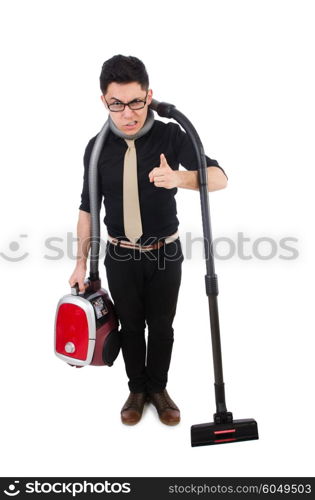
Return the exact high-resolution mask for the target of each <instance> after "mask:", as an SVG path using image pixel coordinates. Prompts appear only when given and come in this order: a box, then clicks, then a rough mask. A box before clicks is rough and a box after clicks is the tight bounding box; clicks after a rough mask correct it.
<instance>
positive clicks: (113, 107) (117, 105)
mask: <svg viewBox="0 0 315 500" xmlns="http://www.w3.org/2000/svg"><path fill="white" fill-rule="evenodd" d="M147 96H148V93H147V94H146V96H145V99H133V101H130V102H126V103H124V102H120V101H116V102H112V103H111V104H108V102H107V101H106V99H105V102H106V104H107V107H108V109H109V110H110V111H114V113H116V112H118V111H124V109H125V107H126V106H128V107H129V109H132V110H133V111H136V110H137V109H142V108H144V106H145V105H146V103H147Z"/></svg>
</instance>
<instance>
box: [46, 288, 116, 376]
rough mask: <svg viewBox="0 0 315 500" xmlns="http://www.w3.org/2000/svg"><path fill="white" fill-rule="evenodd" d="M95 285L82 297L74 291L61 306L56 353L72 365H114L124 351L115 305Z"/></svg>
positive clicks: (66, 296)
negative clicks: (121, 345)
mask: <svg viewBox="0 0 315 500" xmlns="http://www.w3.org/2000/svg"><path fill="white" fill-rule="evenodd" d="M98 283H99V288H98V289H97V290H96V291H95V288H97V287H95V286H93V284H92V285H91V284H90V286H88V287H87V288H86V291H85V293H84V294H82V295H79V291H78V288H77V287H76V288H72V289H71V292H72V293H71V294H68V295H65V296H64V297H63V298H62V299H61V300H60V301H59V303H58V306H57V311H56V319H55V353H56V355H57V356H58V357H59V358H60V359H62V360H64V361H66V362H67V363H68V364H70V365H71V366H76V367H77V368H78V367H82V366H85V365H98V366H100V365H108V366H112V364H113V362H114V361H115V359H116V358H117V356H118V354H119V350H120V333H119V331H118V320H117V316H116V313H115V310H114V306H113V303H112V301H111V299H110V298H109V295H108V293H107V291H106V290H104V289H103V288H100V282H99V281H98Z"/></svg>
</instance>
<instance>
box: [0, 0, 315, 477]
mask: <svg viewBox="0 0 315 500" xmlns="http://www.w3.org/2000/svg"><path fill="white" fill-rule="evenodd" d="M312 9H313V2H312V1H307V0H302V1H289V0H286V1H280V0H272V1H266V0H264V1H258V0H256V1H253V0H248V1H245V0H239V1H237V2H235V1H227V0H220V1H219V0H218V1H212V0H207V1H201V0H195V1H194V2H183V1H179V0H172V1H161V0H160V1H159V2H155V1H153V2H152V1H151V2H145V1H138V0H135V1H133V2H129V1H124V0H120V2H118V3H117V2H116V3H115V4H114V2H112V3H111V2H109V1H107V2H106V1H98V0H91V1H89V2H88V1H86V0H85V1H83V0H76V1H69V0H68V1H56V0H54V1H32V0H28V1H26V2H24V1H17V0H16V1H2V2H1V8H0V46H1V52H2V53H1V93H0V100H1V102H0V109H1V114H0V116H1V163H2V165H1V193H0V200H1V242H0V252H2V255H1V256H0V267H1V280H2V286H1V311H2V314H1V363H0V369H1V394H2V398H1V399H2V410H1V417H0V418H1V426H0V433H1V436H0V440H1V462H2V463H1V475H2V476H19V475H24V476H208V477H213V476H307V475H311V476H313V475H314V465H313V462H312V460H310V458H309V457H310V456H312V455H313V453H312V450H313V447H314V444H315V443H314V432H313V430H312V428H313V419H314V347H315V343H314V321H313V309H314V306H313V304H314V277H315V276H314V257H313V249H314V237H313V231H314V223H313V213H314V210H313V203H312V201H313V190H314V188H313V175H312V173H313V168H314V149H313V143H314V116H315V109H314V108H315V106H314V88H315V78H314V51H313V48H314V44H315V32H314V16H313V12H312ZM118 53H122V54H125V55H136V56H137V57H139V58H140V59H142V60H143V61H144V62H145V64H146V66H147V69H148V72H149V75H150V83H151V86H152V88H153V91H154V96H155V97H156V98H157V99H158V100H165V101H169V102H173V103H174V104H176V106H177V107H178V109H180V110H181V111H182V112H184V113H185V114H187V115H188V116H189V118H190V119H191V121H192V122H193V123H194V124H195V126H196V127H197V129H198V131H199V133H200V136H201V138H202V141H203V143H204V147H205V151H206V152H207V154H208V155H209V156H211V157H213V158H216V159H217V160H218V161H219V163H220V165H222V166H223V167H224V168H225V170H226V172H227V173H228V175H229V186H228V188H227V189H226V190H224V191H219V192H216V193H213V194H211V196H210V200H211V215H212V222H213V233H214V237H215V238H220V237H225V238H230V239H231V240H233V241H234V242H235V245H236V242H237V234H238V233H239V232H241V233H243V234H244V236H245V237H247V238H249V239H250V241H248V242H246V244H245V247H244V248H245V250H244V253H245V254H247V255H251V256H252V257H253V258H252V259H249V260H245V259H242V258H240V256H238V255H237V252H236V253H235V254H234V256H233V257H231V258H230V259H226V260H224V259H222V258H218V259H217V264H216V271H217V273H218V276H219V289H220V295H219V309H220V320H221V334H222V348H223V364H224V372H225V373H224V374H225V382H226V396H227V405H228V409H229V410H231V411H233V413H234V417H235V418H250V417H252V418H255V419H257V422H258V426H259V434H260V439H259V440H258V441H251V442H248V443H245V442H243V443H239V444H231V445H228V444H227V445H222V446H214V447H211V446H206V447H200V448H191V446H190V426H191V425H192V424H198V423H204V422H210V421H212V414H213V412H214V410H215V406H214V394H213V369H212V360H211V343H210V333H209V319H208V306H207V297H206V294H205V290H204V274H205V266H204V262H203V260H202V256H201V250H200V248H201V246H200V244H195V246H194V251H193V258H188V257H186V260H185V262H184V267H183V281H182V288H181V292H180V298H179V303H178V310H177V316H176V320H175V325H174V326H175V343H174V350H173V358H172V365H171V370H170V373H169V384H168V388H169V392H170V394H171V396H172V397H173V398H174V400H175V401H176V403H177V404H178V405H179V407H180V408H181V412H182V421H181V423H180V425H178V426H177V427H174V428H169V427H167V426H164V425H163V424H162V423H160V421H159V420H158V418H157V416H156V412H155V410H154V409H153V408H149V409H147V410H146V411H145V413H144V416H143V420H142V421H141V422H140V423H139V424H138V425H137V426H135V427H132V428H129V427H125V426H123V425H122V424H121V423H120V409H121V406H122V405H123V403H124V401H125V399H126V397H127V395H128V388H127V383H126V376H125V372H124V365H123V361H122V357H120V358H119V359H118V360H117V362H116V365H115V366H114V367H113V368H108V367H104V368H97V367H86V368H84V369H81V370H76V369H73V368H70V367H69V366H68V365H67V364H65V363H63V362H61V361H60V360H59V359H57V358H56V357H55V356H54V353H53V324H54V315H55V308H56V304H57V302H58V300H59V298H60V297H61V296H62V295H64V294H66V293H68V291H69V288H68V278H69V276H70V274H71V272H72V270H73V267H74V260H73V258H70V256H68V257H67V256H66V255H65V256H64V257H63V258H61V259H58V260H51V259H50V260H49V259H47V256H48V257H49V256H50V257H51V256H55V255H56V253H55V252H52V251H51V250H50V251H49V250H47V248H45V240H46V239H47V238H49V237H57V238H61V239H62V242H60V243H59V246H61V247H62V248H63V249H64V250H65V249H66V244H65V239H66V235H67V233H70V232H75V229H76V220H77V213H78V206H79V199H80V192H81V184H82V175H83V167H82V155H83V152H84V148H85V146H86V143H87V141H88V140H89V138H90V137H92V136H93V135H95V134H96V133H97V132H98V131H99V129H100V128H101V126H102V124H103V122H104V120H105V118H106V113H105V110H104V107H103V105H102V104H101V101H100V90H99V84H98V78H99V73H100V70H101V65H102V63H103V62H104V61H105V60H106V59H108V58H109V57H111V56H112V55H114V54H118ZM177 200H178V212H179V218H180V221H181V225H180V231H181V235H182V241H183V247H184V251H185V252H186V250H187V249H186V245H185V241H186V233H187V232H191V233H192V237H200V236H201V235H202V228H201V222H200V205H199V195H198V193H197V192H192V191H187V190H186V191H185V190H181V191H180V192H178V194H177ZM21 235H27V236H21ZM262 237H268V238H273V240H274V241H275V242H276V243H275V244H276V255H275V256H274V257H273V258H268V254H270V249H271V247H270V244H268V243H266V244H265V245H264V244H262V245H261V246H259V247H258V248H259V252H260V253H261V255H263V254H264V253H265V256H267V258H266V259H262V258H257V257H255V256H254V254H253V250H252V247H253V244H254V242H255V240H257V238H262ZM285 237H292V238H296V239H297V240H298V241H296V242H294V243H292V244H291V246H294V247H295V248H296V249H297V250H298V254H299V255H298V258H296V259H291V260H285V259H283V258H280V257H281V256H288V255H289V252H288V251H285V250H283V249H281V247H280V240H281V239H282V238H285ZM14 242H15V243H14ZM12 243H13V245H12ZM10 245H11V247H10ZM18 246H19V248H18ZM219 250H220V252H221V255H224V252H228V251H229V247H226V246H225V245H224V244H222V245H220V246H218V251H219ZM26 252H28V254H29V255H28V256H27V257H26V258H25V259H23V260H21V261H19V262H10V261H8V260H7V259H6V258H5V257H4V255H5V256H7V257H10V258H16V257H18V256H23V255H24V254H25V253H26ZM256 253H257V252H256ZM101 269H102V277H103V285H104V286H106V279H105V272H104V270H103V267H101ZM157 299H158V298H157Z"/></svg>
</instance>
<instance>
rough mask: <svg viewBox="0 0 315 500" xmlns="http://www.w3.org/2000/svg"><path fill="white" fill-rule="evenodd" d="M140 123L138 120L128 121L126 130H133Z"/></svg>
mask: <svg viewBox="0 0 315 500" xmlns="http://www.w3.org/2000/svg"><path fill="white" fill-rule="evenodd" d="M137 125H138V122H137V121H136V120H134V121H132V122H129V123H126V125H124V128H125V129H126V130H133V129H134V128H136V127H137Z"/></svg>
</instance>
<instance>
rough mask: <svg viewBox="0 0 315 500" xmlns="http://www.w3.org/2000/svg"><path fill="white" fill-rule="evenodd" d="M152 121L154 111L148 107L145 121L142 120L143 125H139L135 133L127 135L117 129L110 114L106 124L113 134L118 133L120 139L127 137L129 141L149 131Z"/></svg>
mask: <svg viewBox="0 0 315 500" xmlns="http://www.w3.org/2000/svg"><path fill="white" fill-rule="evenodd" d="M153 123H154V113H153V111H152V109H148V115H147V118H146V121H145V122H144V125H143V127H141V129H140V130H139V131H138V132H137V133H136V134H134V135H128V134H125V133H124V132H122V131H121V130H119V128H117V127H116V125H115V123H114V122H113V120H112V119H111V117H110V116H109V117H108V124H109V128H110V130H111V131H112V132H113V133H114V134H115V135H118V137H121V138H122V139H127V140H128V139H129V140H131V141H133V140H135V139H139V137H142V136H143V135H145V134H146V133H147V132H149V130H150V129H151V128H152V126H153Z"/></svg>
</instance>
